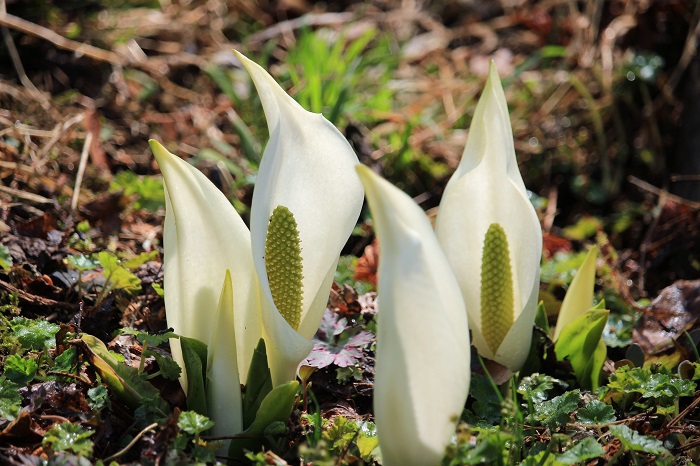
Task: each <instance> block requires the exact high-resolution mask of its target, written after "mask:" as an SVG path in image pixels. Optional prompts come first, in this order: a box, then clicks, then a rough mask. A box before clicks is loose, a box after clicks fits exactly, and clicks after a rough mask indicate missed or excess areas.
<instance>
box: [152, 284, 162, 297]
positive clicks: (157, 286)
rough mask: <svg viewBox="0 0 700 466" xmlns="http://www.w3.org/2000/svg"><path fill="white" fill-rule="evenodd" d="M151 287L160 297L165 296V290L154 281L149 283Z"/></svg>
mask: <svg viewBox="0 0 700 466" xmlns="http://www.w3.org/2000/svg"><path fill="white" fill-rule="evenodd" d="M151 288H153V291H155V292H156V294H157V295H158V296H160V297H161V298H162V297H163V296H165V290H163V287H162V286H160V285H159V284H157V283H156V282H153V283H151Z"/></svg>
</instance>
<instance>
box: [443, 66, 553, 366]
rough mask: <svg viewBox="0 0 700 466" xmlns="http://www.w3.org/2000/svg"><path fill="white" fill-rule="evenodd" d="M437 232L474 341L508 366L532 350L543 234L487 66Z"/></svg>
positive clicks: (502, 99) (498, 90) (502, 101)
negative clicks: (465, 309)
mask: <svg viewBox="0 0 700 466" xmlns="http://www.w3.org/2000/svg"><path fill="white" fill-rule="evenodd" d="M436 233H437V237H438V239H439V241H440V244H441V245H442V248H443V250H444V251H445V254H446V256H447V258H448V260H449V261H450V264H451V265H452V268H453V270H454V272H455V275H456V276H457V280H458V281H459V284H460V288H461V290H462V295H463V296H464V301H465V305H466V308H467V313H468V315H469V325H470V328H471V331H472V338H473V343H474V345H475V346H476V348H477V350H478V351H479V353H480V354H481V355H482V356H484V357H486V358H488V359H491V360H494V361H496V362H499V363H501V364H503V365H505V366H507V367H508V368H510V369H511V370H512V371H517V370H519V369H520V367H522V365H523V363H524V362H525V358H526V357H527V354H528V349H529V348H530V341H531V339H532V326H533V322H534V319H535V311H536V309H537V302H538V291H539V273H540V256H541V254H542V231H541V228H540V224H539V221H538V219H537V213H536V212H535V209H534V207H533V206H532V204H531V203H530V200H529V199H528V195H527V191H526V190H525V184H524V183H523V179H522V177H521V175H520V171H519V170H518V165H517V162H516V159H515V148H514V146H513V131H512V129H511V125H510V119H509V116H508V107H507V104H506V99H505V94H504V93H503V88H502V87H501V81H500V79H499V77H498V72H497V71H496V67H495V65H494V63H493V62H492V63H491V69H490V72H489V77H488V80H487V81H486V86H485V88H484V91H483V93H482V95H481V98H480V99H479V103H478V104H477V107H476V111H475V113H474V119H473V120H472V124H471V129H470V131H469V137H468V140H467V145H466V147H465V148H464V153H463V155H462V159H461V161H460V163H459V166H458V167H457V170H456V171H455V173H454V175H453V176H452V178H450V180H449V182H448V183H447V186H446V187H445V193H444V195H443V198H442V201H441V203H440V208H439V211H438V216H437V220H436Z"/></svg>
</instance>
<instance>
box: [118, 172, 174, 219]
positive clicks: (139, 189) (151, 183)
mask: <svg viewBox="0 0 700 466" xmlns="http://www.w3.org/2000/svg"><path fill="white" fill-rule="evenodd" d="M109 190H110V191H112V192H114V191H124V194H125V195H127V196H132V195H133V196H135V197H136V200H135V201H134V203H133V207H134V209H137V210H138V209H146V210H150V211H152V212H154V211H156V210H158V209H159V208H163V207H165V193H164V191H163V179H162V178H161V177H159V176H139V175H137V174H135V173H133V172H130V171H127V170H125V171H121V172H119V173H117V175H116V176H115V177H114V180H113V181H112V183H111V184H110V186H109Z"/></svg>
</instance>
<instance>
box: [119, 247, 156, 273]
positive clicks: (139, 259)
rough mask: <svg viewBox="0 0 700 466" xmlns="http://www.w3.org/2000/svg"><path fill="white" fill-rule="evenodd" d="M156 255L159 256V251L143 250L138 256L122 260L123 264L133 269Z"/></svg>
mask: <svg viewBox="0 0 700 466" xmlns="http://www.w3.org/2000/svg"><path fill="white" fill-rule="evenodd" d="M156 257H158V251H151V252H142V253H141V254H139V255H138V256H135V257H132V258H130V259H124V260H122V265H123V266H124V267H126V268H127V269H129V270H133V269H136V268H138V267H140V266H141V265H143V264H145V263H146V262H148V261H150V260H153V259H155V258H156Z"/></svg>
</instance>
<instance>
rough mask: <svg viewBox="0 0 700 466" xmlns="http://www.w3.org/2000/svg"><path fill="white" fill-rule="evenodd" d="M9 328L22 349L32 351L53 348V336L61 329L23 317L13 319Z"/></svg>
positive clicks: (48, 323)
mask: <svg viewBox="0 0 700 466" xmlns="http://www.w3.org/2000/svg"><path fill="white" fill-rule="evenodd" d="M10 327H11V328H12V332H13V336H14V337H15V338H17V340H18V341H19V343H20V344H21V345H22V347H24V348H27V349H30V350H34V351H41V350H43V349H44V348H45V347H48V348H52V347H54V346H55V345H56V339H55V338H54V336H55V335H56V332H58V331H59V330H60V328H61V327H60V326H58V325H56V324H52V323H50V322H48V321H46V320H43V319H36V320H32V319H27V318H25V317H15V318H14V319H12V320H11V321H10Z"/></svg>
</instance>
